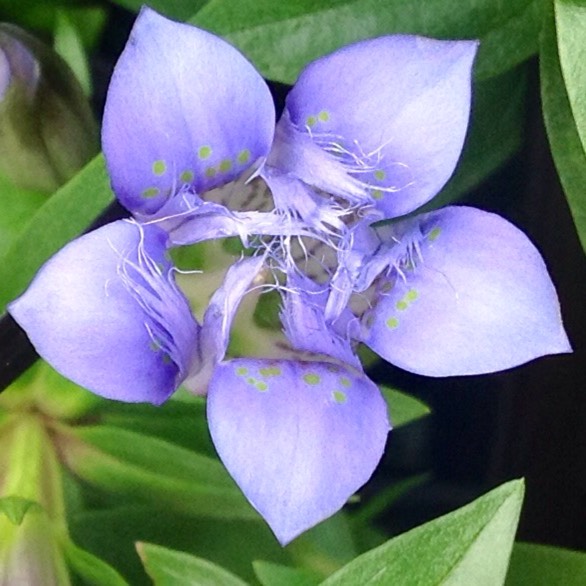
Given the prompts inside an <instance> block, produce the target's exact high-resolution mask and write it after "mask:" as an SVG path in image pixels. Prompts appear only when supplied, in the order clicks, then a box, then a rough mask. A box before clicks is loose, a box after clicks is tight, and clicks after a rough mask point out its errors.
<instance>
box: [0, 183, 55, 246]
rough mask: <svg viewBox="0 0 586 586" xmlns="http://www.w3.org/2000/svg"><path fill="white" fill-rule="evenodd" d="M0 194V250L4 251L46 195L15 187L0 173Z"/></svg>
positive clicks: (42, 202) (44, 200) (41, 203)
mask: <svg viewBox="0 0 586 586" xmlns="http://www.w3.org/2000/svg"><path fill="white" fill-rule="evenodd" d="M0 194H1V195H0V251H4V250H7V249H8V247H9V246H10V245H11V244H12V243H13V242H14V240H16V238H17V237H18V234H19V233H20V231H21V230H22V229H23V227H24V225H25V224H26V222H28V221H29V220H30V218H31V217H32V216H33V215H34V214H35V212H36V211H37V210H38V209H39V208H40V207H41V206H42V205H43V204H44V203H45V202H46V201H47V195H46V194H44V193H39V192H36V191H30V190H28V189H23V188H21V187H17V186H16V185H14V183H12V182H11V181H10V180H9V179H8V178H7V177H4V176H3V175H1V174H0Z"/></svg>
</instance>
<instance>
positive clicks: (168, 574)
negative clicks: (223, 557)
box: [136, 543, 246, 586]
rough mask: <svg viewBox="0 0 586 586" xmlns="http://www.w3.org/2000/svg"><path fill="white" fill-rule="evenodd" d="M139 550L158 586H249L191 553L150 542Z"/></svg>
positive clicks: (149, 573) (142, 545)
mask: <svg viewBox="0 0 586 586" xmlns="http://www.w3.org/2000/svg"><path fill="white" fill-rule="evenodd" d="M136 549H137V551H138V554H139V555H140V558H141V560H142V563H143V565H144V567H145V570H146V571H147V573H148V575H149V576H150V577H151V578H152V579H153V582H154V585H155V586H218V585H219V584H221V585H222V586H246V582H244V581H243V580H241V579H240V578H238V577H237V576H235V575H234V574H232V573H231V572H228V571H227V570H224V569H223V568H221V567H220V566H216V565H215V564H213V563H212V562H208V561H207V560H204V559H201V558H198V557H195V556H193V555H190V554H188V553H183V552H180V551H173V550H171V549H167V548H165V547H161V546H159V545H152V544H150V543H139V544H137V546H136Z"/></svg>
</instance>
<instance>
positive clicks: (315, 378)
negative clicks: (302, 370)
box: [303, 373, 321, 385]
mask: <svg viewBox="0 0 586 586" xmlns="http://www.w3.org/2000/svg"><path fill="white" fill-rule="evenodd" d="M303 380H304V381H305V382H306V383H307V384H308V385H318V384H319V383H320V381H321V378H320V376H319V375H318V374H313V373H309V374H304V375H303Z"/></svg>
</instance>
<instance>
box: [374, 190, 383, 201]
mask: <svg viewBox="0 0 586 586" xmlns="http://www.w3.org/2000/svg"><path fill="white" fill-rule="evenodd" d="M372 197H373V199H382V198H383V192H382V191H381V190H380V189H373V190H372Z"/></svg>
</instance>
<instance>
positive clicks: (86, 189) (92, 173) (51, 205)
mask: <svg viewBox="0 0 586 586" xmlns="http://www.w3.org/2000/svg"><path fill="white" fill-rule="evenodd" d="M112 200H113V195H112V191H111V190H110V187H109V180H108V175H107V173H106V168H105V165H104V159H103V157H102V156H101V155H100V156H98V157H96V158H95V159H94V160H93V161H91V162H90V163H88V165H86V166H85V167H84V168H83V169H82V170H81V171H80V172H79V173H78V174H77V175H76V176H75V177H74V178H73V179H71V181H69V182H68V183H66V184H65V185H64V186H63V187H62V188H61V189H59V190H58V191H57V192H56V193H55V194H54V195H53V196H52V197H50V198H49V199H48V200H47V201H46V203H45V204H44V205H42V206H41V208H40V209H39V210H38V212H37V213H36V214H35V215H34V216H33V217H32V218H31V219H30V221H29V222H28V224H27V225H26V227H25V228H24V229H23V230H22V231H21V232H20V234H19V236H18V237H17V238H16V240H15V241H14V242H13V243H12V245H11V246H10V248H9V249H8V250H7V251H6V253H5V254H4V255H3V256H2V257H0V310H3V309H4V307H5V305H6V303H8V302H9V301H11V300H12V299H14V298H15V297H17V296H18V295H20V293H22V292H23V290H24V289H25V288H26V287H27V285H28V284H29V282H30V281H31V279H32V278H33V277H34V275H35V273H36V272H37V270H38V269H39V268H40V266H41V265H42V264H43V263H44V262H45V261H46V260H48V259H49V257H51V256H52V255H53V254H55V253H56V252H57V251H58V250H59V249H60V248H62V247H63V246H64V245H65V244H67V242H69V241H70V240H72V239H73V238H75V237H76V236H79V235H80V234H81V233H82V232H83V231H84V230H86V229H87V228H88V227H89V226H90V225H91V223H92V222H93V221H94V220H95V219H96V218H97V216H99V214H100V213H101V212H103V211H104V210H105V209H106V207H107V206H108V205H109V204H110V203H111V202H112Z"/></svg>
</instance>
